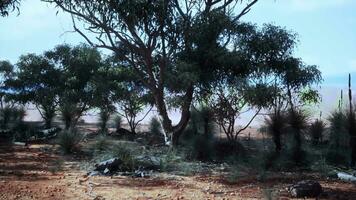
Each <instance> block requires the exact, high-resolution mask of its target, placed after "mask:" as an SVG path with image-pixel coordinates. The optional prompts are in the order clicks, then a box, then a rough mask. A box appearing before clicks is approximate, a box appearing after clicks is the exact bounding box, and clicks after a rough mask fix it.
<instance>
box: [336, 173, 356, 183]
mask: <svg viewBox="0 0 356 200" xmlns="http://www.w3.org/2000/svg"><path fill="white" fill-rule="evenodd" d="M337 177H338V178H339V179H340V180H343V181H349V182H356V176H353V175H351V174H347V173H345V172H338V173H337Z"/></svg>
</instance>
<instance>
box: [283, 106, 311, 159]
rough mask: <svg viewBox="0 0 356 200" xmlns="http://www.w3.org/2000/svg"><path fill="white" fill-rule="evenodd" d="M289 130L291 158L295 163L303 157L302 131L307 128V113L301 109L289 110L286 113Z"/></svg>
mask: <svg viewBox="0 0 356 200" xmlns="http://www.w3.org/2000/svg"><path fill="white" fill-rule="evenodd" d="M288 125H289V130H290V132H291V133H292V134H293V138H294V140H293V145H292V151H293V153H292V158H293V160H294V161H295V163H296V164H297V165H300V164H301V163H302V162H303V161H304V159H305V152H303V150H302V139H303V133H304V132H305V130H307V128H308V115H307V113H305V111H303V110H290V111H289V113H288Z"/></svg>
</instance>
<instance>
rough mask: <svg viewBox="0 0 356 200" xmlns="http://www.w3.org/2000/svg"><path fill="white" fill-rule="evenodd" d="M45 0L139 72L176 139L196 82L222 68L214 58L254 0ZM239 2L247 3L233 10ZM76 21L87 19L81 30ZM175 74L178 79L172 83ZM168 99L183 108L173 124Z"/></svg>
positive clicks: (225, 48)
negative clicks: (71, 18) (239, 9)
mask: <svg viewBox="0 0 356 200" xmlns="http://www.w3.org/2000/svg"><path fill="white" fill-rule="evenodd" d="M44 1H45V2H50V3H54V4H55V5H56V6H58V7H59V8H60V9H62V10H63V11H65V12H68V13H70V14H71V15H72V17H73V25H74V30H75V31H77V32H78V33H79V34H80V35H82V36H83V37H84V38H85V39H86V40H87V41H88V43H89V44H91V45H94V46H96V47H101V48H106V49H109V50H111V51H113V52H114V53H115V54H116V55H117V56H118V57H119V58H120V59H121V60H122V62H124V63H127V64H128V66H129V67H130V68H131V69H133V70H134V71H135V72H136V73H137V74H139V75H140V80H141V82H142V83H143V85H144V87H145V88H146V89H147V90H148V91H149V92H150V93H151V94H152V96H153V97H154V101H155V106H156V107H157V109H158V112H159V114H160V117H161V119H162V125H163V129H164V132H165V133H166V134H167V135H168V136H169V137H170V138H171V139H170V141H171V142H172V143H173V144H174V145H176V144H178V139H179V137H180V135H181V134H182V131H183V130H184V128H185V127H186V126H187V123H188V121H189V117H190V107H191V103H192V100H193V95H194V91H195V89H196V87H197V85H199V84H200V83H202V82H203V81H207V80H208V78H209V77H208V76H206V75H209V74H212V75H213V74H214V73H213V72H215V73H216V72H218V71H219V69H221V68H222V66H221V63H219V62H216V61H218V60H219V59H216V58H218V57H221V55H226V54H229V48H228V46H229V45H231V44H233V43H234V40H233V38H234V28H235V27H236V26H237V25H238V21H239V19H240V18H241V17H242V16H243V15H245V14H246V13H248V12H249V11H250V10H251V7H252V6H253V5H254V4H255V3H256V2H257V1H258V0H253V1H238V0H228V1H226V0H216V1H213V0H207V1H203V0H198V1H188V0H182V1H178V0H175V1H168V0H160V1H148V0H144V1H112V0H105V1H84V0H79V1H78V0H44ZM239 2H241V3H242V2H247V5H246V6H244V7H243V8H242V9H241V11H240V12H236V10H237V9H235V6H236V5H240V4H239ZM77 21H80V22H83V23H84V24H85V25H86V26H85V27H84V29H85V31H83V30H82V29H80V28H78V27H77V26H76V22H77ZM88 32H90V33H94V35H95V36H97V37H96V40H95V39H94V40H93V39H92V37H90V36H89V34H87V33H88ZM207 50H208V51H207ZM214 52H215V53H214ZM177 74H181V76H176V75H177ZM177 78H178V79H177ZM173 80H179V81H177V82H175V83H174V84H170V83H173V82H172V81H173ZM169 82H170V83H169ZM182 83H183V84H182ZM170 99H174V102H175V103H176V104H175V107H179V109H180V111H181V117H180V121H179V122H178V124H176V125H173V123H172V120H171V119H170V117H169V115H168V111H169V107H168V106H169V100H170Z"/></svg>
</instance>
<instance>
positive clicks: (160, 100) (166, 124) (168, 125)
mask: <svg viewBox="0 0 356 200" xmlns="http://www.w3.org/2000/svg"><path fill="white" fill-rule="evenodd" d="M193 93H194V87H193V85H191V86H190V87H188V88H187V91H186V94H185V95H184V97H183V98H184V102H183V103H182V106H181V118H180V121H179V123H178V124H177V125H176V126H173V125H172V120H171V119H170V118H169V116H168V112H167V108H166V103H165V102H164V94H163V91H162V90H159V91H157V90H156V92H155V94H154V98H155V102H156V106H157V108H158V112H159V115H160V116H161V118H162V126H163V130H164V133H165V134H166V135H165V138H166V139H165V140H166V143H167V144H170V145H173V146H177V145H178V142H179V138H180V136H181V135H182V133H183V131H184V129H185V128H186V127H187V125H188V122H189V119H190V106H191V103H192V100H193Z"/></svg>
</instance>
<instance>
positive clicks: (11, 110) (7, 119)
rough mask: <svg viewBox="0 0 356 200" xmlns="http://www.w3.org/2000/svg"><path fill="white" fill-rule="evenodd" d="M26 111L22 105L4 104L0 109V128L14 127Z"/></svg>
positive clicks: (20, 121) (21, 119)
mask: <svg viewBox="0 0 356 200" xmlns="http://www.w3.org/2000/svg"><path fill="white" fill-rule="evenodd" d="M25 114H26V111H25V109H24V108H23V107H19V108H17V107H10V106H5V107H4V108H1V109H0V128H1V129H11V128H13V127H16V126H17V124H19V123H22V122H23V119H24V117H25Z"/></svg>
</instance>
